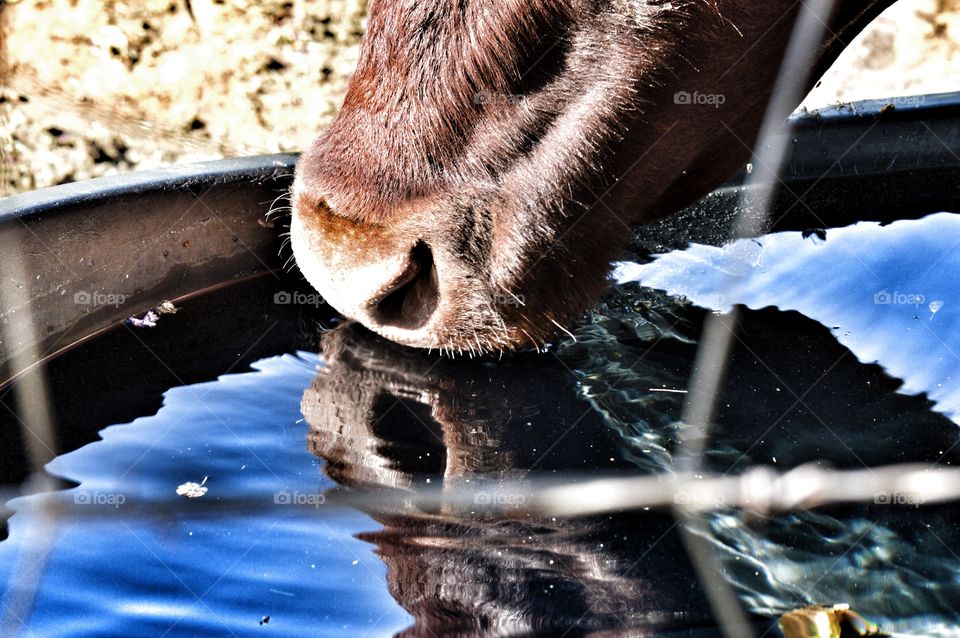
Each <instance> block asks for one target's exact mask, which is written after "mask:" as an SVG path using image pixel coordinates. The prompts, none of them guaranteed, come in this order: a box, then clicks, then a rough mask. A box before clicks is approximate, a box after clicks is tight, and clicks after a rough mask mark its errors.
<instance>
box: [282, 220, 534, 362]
mask: <svg viewBox="0 0 960 638" xmlns="http://www.w3.org/2000/svg"><path fill="white" fill-rule="evenodd" d="M421 230H423V229H420V228H417V227H415V226H413V227H411V226H410V225H406V226H404V225H399V226H396V227H391V228H386V227H383V226H376V225H373V224H369V223H358V222H354V221H351V220H347V219H344V218H340V217H337V216H336V215H333V214H332V213H331V212H330V211H329V210H323V207H322V206H321V207H319V209H318V208H317V207H315V206H305V205H303V204H296V203H295V205H294V214H293V216H292V218H291V224H290V240H291V246H292V249H293V254H294V258H295V260H296V262H297V265H298V267H299V269H300V272H301V273H302V274H303V276H304V277H305V278H306V279H307V281H308V282H309V283H310V284H311V285H312V286H313V287H314V288H316V290H317V291H318V292H319V293H320V294H321V295H322V296H323V298H324V299H325V301H326V302H327V303H328V304H330V305H331V306H332V307H333V308H334V309H336V310H337V311H338V312H339V313H340V314H342V315H343V316H344V317H346V318H347V319H350V320H353V321H356V322H358V323H360V324H362V325H364V326H365V327H367V328H368V329H370V330H372V331H373V332H376V333H378V334H379V335H381V336H383V337H385V338H387V339H389V340H391V341H394V342H396V343H400V344H403V345H406V346H411V347H416V348H426V349H436V350H440V351H442V352H444V353H447V354H450V355H469V356H473V355H479V354H485V353H490V352H503V351H507V350H515V349H517V348H522V347H525V346H533V345H539V343H542V341H543V339H544V338H545V335H544V334H541V332H542V331H540V330H535V329H534V328H533V327H532V325H533V324H532V323H531V322H530V321H529V320H528V319H527V312H526V311H527V309H526V308H525V303H524V300H523V297H522V296H521V295H518V294H514V293H511V292H509V291H507V289H506V288H503V287H501V286H499V285H494V284H492V283H491V273H490V272H489V265H488V264H485V263H483V262H477V261H476V260H475V259H471V257H470V256H469V255H466V256H465V255H464V254H463V253H462V251H461V250H460V248H461V247H458V246H455V245H452V242H450V241H449V240H448V239H446V238H444V236H443V235H444V234H449V233H443V232H436V229H434V232H428V233H424V232H419V231H421ZM533 314H535V311H533ZM541 323H542V322H541ZM548 324H549V322H548ZM538 325H539V324H538ZM551 332H552V331H551Z"/></svg>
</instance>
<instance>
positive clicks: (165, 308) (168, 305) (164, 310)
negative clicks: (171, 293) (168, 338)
mask: <svg viewBox="0 0 960 638" xmlns="http://www.w3.org/2000/svg"><path fill="white" fill-rule="evenodd" d="M154 310H156V311H157V312H159V313H160V314H161V315H175V314H177V311H178V310H180V309H179V308H177V307H176V306H174V305H173V302H172V301H164V302H163V303H162V304H160V305H159V306H157V307H156V308H154Z"/></svg>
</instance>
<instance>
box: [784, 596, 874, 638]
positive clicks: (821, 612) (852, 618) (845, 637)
mask: <svg viewBox="0 0 960 638" xmlns="http://www.w3.org/2000/svg"><path fill="white" fill-rule="evenodd" d="M780 629H781V630H782V631H783V635H784V636H785V638H854V637H856V636H885V635H886V634H882V633H880V628H879V627H877V626H876V625H874V624H873V623H872V622H870V621H869V620H867V619H865V618H864V617H863V616H861V615H860V614H858V613H857V612H855V611H853V610H851V609H850V605H846V604H841V605H834V606H833V607H825V606H823V605H813V606H811V607H804V608H803V609H796V610H794V611H790V612H787V613H785V614H784V615H783V616H781V617H780Z"/></svg>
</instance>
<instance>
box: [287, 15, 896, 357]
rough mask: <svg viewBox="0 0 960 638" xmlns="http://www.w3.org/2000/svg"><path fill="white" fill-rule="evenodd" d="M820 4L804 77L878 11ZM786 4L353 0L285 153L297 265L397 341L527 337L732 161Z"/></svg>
mask: <svg viewBox="0 0 960 638" xmlns="http://www.w3.org/2000/svg"><path fill="white" fill-rule="evenodd" d="M834 4H835V6H834V7H833V10H832V13H831V17H830V19H829V20H828V21H827V23H826V25H825V27H826V28H825V29H824V34H825V36H824V39H823V41H822V43H821V45H820V47H819V49H818V50H817V58H816V64H815V66H814V68H813V69H812V70H811V73H810V78H811V81H813V80H816V79H817V78H818V77H819V76H820V75H822V73H823V72H824V71H825V70H826V69H827V68H828V66H829V65H830V64H831V63H832V62H833V61H834V60H835V59H836V57H837V55H839V53H840V51H841V50H842V49H843V48H844V46H846V44H847V43H849V42H850V40H851V39H852V38H853V37H854V36H855V35H856V34H857V33H858V32H859V31H860V30H861V29H862V28H863V27H864V26H865V25H866V24H867V23H869V22H870V21H871V20H872V19H873V18H874V17H876V16H877V15H878V14H879V13H880V12H881V11H882V10H883V9H884V8H886V6H888V5H890V4H892V2H891V1H890V0H886V1H883V0H837V2H835V3H834ZM803 6H804V5H803V2H802V1H798V0H768V1H766V2H757V1H755V0H372V1H371V3H370V6H369V19H368V30H367V33H366V35H365V37H364V40H363V43H362V48H361V53H360V58H359V62H358V65H357V68H356V71H355V72H354V74H353V76H352V78H351V80H350V82H349V85H348V87H347V91H346V95H345V98H344V101H343V105H342V108H341V110H340V111H339V113H338V115H337V117H336V118H335V119H334V121H333V123H332V124H331V125H330V127H329V128H328V129H327V130H326V131H324V132H323V134H322V135H320V136H319V138H317V139H316V140H315V141H314V142H313V143H312V145H311V146H310V147H309V148H308V150H306V151H305V152H304V154H303V155H302V156H301V157H300V159H299V161H298V164H297V168H296V174H295V179H294V184H293V187H292V190H291V200H292V202H291V204H292V216H291V224H290V237H291V245H292V249H293V254H294V257H295V260H296V263H297V265H298V266H299V269H300V271H301V272H302V274H303V275H304V276H305V277H306V279H307V281H309V282H310V284H311V285H313V286H314V287H315V288H316V289H317V290H318V291H319V292H320V293H321V294H322V295H323V297H324V298H325V299H326V300H327V301H328V302H329V303H330V305H332V306H333V307H334V308H336V309H337V310H338V311H339V312H340V313H342V314H343V315H344V316H346V317H347V318H349V319H352V320H355V321H357V322H360V323H362V324H363V325H365V326H366V327H368V328H370V329H371V330H373V331H375V332H377V333H379V334H380V335H382V336H384V337H386V338H387V339H390V340H392V341H395V342H398V343H401V344H404V345H407V346H414V347H419V348H431V349H434V348H436V349H440V350H441V351H444V352H448V353H463V352H466V353H470V354H476V353H486V352H492V351H500V352H501V353H502V352H503V351H506V350H513V349H518V348H524V347H529V346H534V347H540V346H541V345H543V344H544V343H546V342H547V341H548V340H549V339H551V338H552V337H553V336H554V335H556V334H557V333H558V331H560V330H563V331H568V329H567V327H566V326H567V325H568V324H569V322H570V321H571V320H573V319H575V318H576V317H577V316H578V315H580V314H581V313H582V312H583V311H584V310H586V309H587V308H589V307H590V306H591V305H592V304H593V303H595V301H596V300H597V299H598V298H599V297H600V295H601V294H602V292H603V291H604V289H605V287H606V286H607V285H608V276H609V271H610V262H611V260H612V259H614V258H615V257H616V256H617V255H618V253H620V252H621V251H622V250H623V249H624V248H625V247H626V246H627V244H628V242H629V238H630V236H631V228H632V227H634V226H636V225H638V224H643V223H647V222H650V221H652V220H655V219H657V218H659V217H662V216H664V215H666V214H668V213H670V212H672V211H674V210H677V209H678V208H680V207H682V206H684V205H686V204H689V203H691V202H693V201H695V200H696V199H697V198H699V197H701V196H702V195H704V194H705V193H707V192H709V191H710V190H712V189H713V188H715V187H716V186H717V185H718V184H720V183H722V182H723V180H725V179H727V178H728V177H729V176H730V175H731V174H732V173H733V172H734V171H735V170H736V169H737V168H738V167H741V166H743V164H744V163H745V162H746V161H747V160H748V159H749V157H750V152H751V151H750V149H751V148H752V146H753V145H754V144H755V142H756V138H757V135H758V131H759V129H760V126H761V122H762V120H763V116H764V113H765V109H766V106H767V104H768V100H769V98H770V96H771V93H772V90H773V86H774V84H775V81H776V79H777V76H778V72H779V69H780V65H781V61H782V59H783V58H784V54H785V51H786V48H787V45H788V43H789V41H790V36H791V32H792V29H793V26H794V23H795V21H796V18H797V16H798V14H799V11H800V10H801V8H802V7H803ZM807 84H808V86H809V82H808V83H807Z"/></svg>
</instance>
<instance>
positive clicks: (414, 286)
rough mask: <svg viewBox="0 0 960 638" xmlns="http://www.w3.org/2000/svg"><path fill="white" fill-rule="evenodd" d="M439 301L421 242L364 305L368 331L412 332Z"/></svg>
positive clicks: (433, 267) (434, 268)
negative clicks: (390, 329) (386, 329)
mask: <svg viewBox="0 0 960 638" xmlns="http://www.w3.org/2000/svg"><path fill="white" fill-rule="evenodd" d="M439 301H440V285H439V280H438V277H437V266H436V264H435V263H434V261H433V252H432V251H431V250H430V247H429V246H428V245H427V244H426V243H424V242H422V241H419V242H417V243H416V244H415V245H414V247H413V249H412V250H411V251H410V257H409V259H408V260H407V265H406V268H405V269H404V270H403V272H401V273H400V274H399V275H398V276H397V277H396V278H395V279H393V281H391V282H389V283H388V284H387V285H386V286H384V287H383V288H382V289H380V290H379V291H378V292H377V294H375V295H374V297H373V298H372V299H370V300H369V301H368V302H367V303H366V304H365V306H366V311H367V313H366V314H367V317H368V320H369V322H370V324H371V325H370V326H369V327H370V328H372V329H374V330H376V329H377V328H400V329H403V330H416V329H418V328H421V327H423V326H424V325H426V324H427V323H428V322H429V320H430V317H432V316H433V314H434V312H435V311H436V309H437V306H438V304H439Z"/></svg>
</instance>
